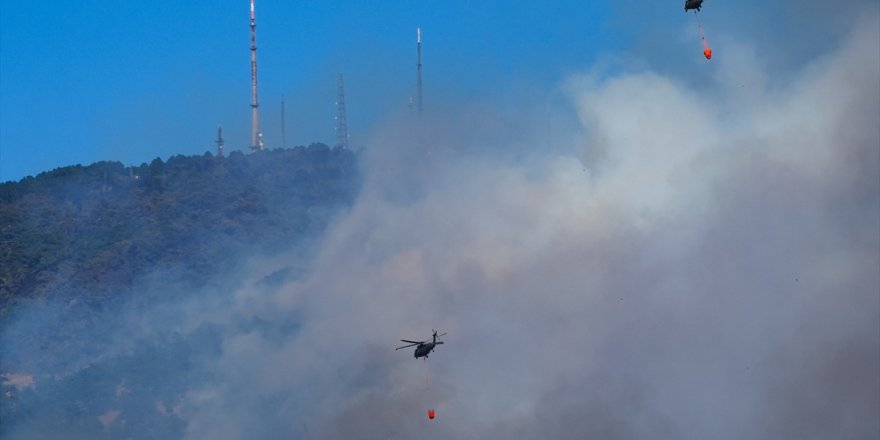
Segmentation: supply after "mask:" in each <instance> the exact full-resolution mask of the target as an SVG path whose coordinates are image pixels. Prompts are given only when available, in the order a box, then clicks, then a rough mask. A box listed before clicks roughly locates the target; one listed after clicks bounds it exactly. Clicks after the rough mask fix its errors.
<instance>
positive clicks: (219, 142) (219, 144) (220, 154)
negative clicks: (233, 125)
mask: <svg viewBox="0 0 880 440" xmlns="http://www.w3.org/2000/svg"><path fill="white" fill-rule="evenodd" d="M214 142H216V143H217V157H223V124H217V140H216V141H214Z"/></svg>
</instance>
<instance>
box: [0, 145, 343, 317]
mask: <svg viewBox="0 0 880 440" xmlns="http://www.w3.org/2000/svg"><path fill="white" fill-rule="evenodd" d="M356 162H357V160H356V154H355V153H353V152H351V151H350V150H343V149H330V148H328V147H327V146H326V145H323V144H312V145H310V146H309V147H296V148H292V149H277V150H271V151H264V152H260V153H257V154H248V155H245V154H242V153H240V152H233V153H232V154H230V155H228V156H226V157H215V156H212V155H211V154H209V153H205V154H204V155H203V156H188V157H187V156H173V157H171V158H169V159H168V160H167V161H164V162H163V161H162V160H161V159H159V158H157V159H155V160H153V161H152V162H151V163H150V164H142V165H140V166H136V167H125V166H123V165H122V164H121V163H118V162H99V163H96V164H92V165H88V166H81V165H76V166H69V167H64V168H58V169H55V170H53V171H50V172H46V173H42V174H40V175H38V176H36V177H28V178H25V179H23V180H21V181H19V182H7V183H3V184H0V238H2V244H0V311H4V312H5V310H6V309H7V308H8V307H9V305H10V304H12V303H14V302H15V301H20V300H23V299H33V298H45V297H49V296H57V295H78V296H79V295H81V296H87V297H89V298H94V299H100V298H104V297H107V296H112V295H114V294H115V293H116V292H119V291H123V290H125V289H126V288H128V287H130V286H131V285H132V283H134V282H136V281H137V280H138V279H139V278H141V277H144V276H147V275H149V274H151V273H156V272H157V271H162V272H163V276H167V277H171V278H173V279H174V281H175V282H185V283H189V284H192V285H194V286H198V285H199V284H200V283H203V282H205V281H206V280H207V279H208V278H210V277H211V276H212V275H215V274H218V273H223V272H225V271H226V270H228V269H229V268H230V267H232V266H233V265H235V264H237V263H238V260H237V259H236V258H235V257H233V256H234V255H254V254H267V253H272V252H277V251H280V250H284V249H289V248H291V247H292V246H294V245H296V244H297V243H299V242H300V241H302V240H304V239H306V238H308V237H311V236H313V235H314V234H315V233H316V232H319V231H322V230H323V229H324V228H325V227H326V226H327V224H328V221H329V220H330V219H331V217H332V215H333V214H334V213H336V212H338V211H339V210H340V209H341V208H344V207H347V206H349V205H350V204H351V203H352V201H353V200H354V197H355V195H356V193H357V191H358V188H359V177H358V173H357V167H356Z"/></svg>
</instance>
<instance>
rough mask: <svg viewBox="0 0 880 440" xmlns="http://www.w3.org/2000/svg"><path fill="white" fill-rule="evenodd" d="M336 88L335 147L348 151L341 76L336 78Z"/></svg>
mask: <svg viewBox="0 0 880 440" xmlns="http://www.w3.org/2000/svg"><path fill="white" fill-rule="evenodd" d="M337 81H338V84H337V88H336V146H337V147H339V148H345V149H348V124H347V123H346V121H345V84H344V83H343V81H342V74H341V73H340V74H339V76H337Z"/></svg>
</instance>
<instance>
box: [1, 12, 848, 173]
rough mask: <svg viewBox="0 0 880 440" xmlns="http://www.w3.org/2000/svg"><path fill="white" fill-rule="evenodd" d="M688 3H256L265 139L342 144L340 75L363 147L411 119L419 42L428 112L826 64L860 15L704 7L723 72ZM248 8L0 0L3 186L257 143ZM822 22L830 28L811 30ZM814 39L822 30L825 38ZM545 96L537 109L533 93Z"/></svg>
mask: <svg viewBox="0 0 880 440" xmlns="http://www.w3.org/2000/svg"><path fill="white" fill-rule="evenodd" d="M679 3H680V2H678V1H671V2H666V3H665V4H661V3H660V2H636V1H633V0H621V1H617V2H613V3H612V2H589V1H571V0H563V1H554V2H552V3H550V4H545V3H541V2H534V1H529V2H522V1H485V2H468V1H433V0H425V1H418V2H417V1H392V2H381V3H378V4H377V3H373V2H358V1H321V2H289V1H277V0H258V2H257V43H258V47H259V50H258V60H259V71H260V102H261V112H262V121H263V123H262V126H263V131H264V133H265V140H266V142H267V145H268V146H269V147H270V148H273V147H278V146H280V145H281V129H280V125H281V123H280V100H281V95H282V94H284V95H285V96H286V102H287V109H286V110H287V112H286V113H287V133H288V134H287V137H288V139H287V143H288V145H302V144H308V143H311V142H325V143H332V142H333V140H334V119H333V117H334V114H335V108H334V102H335V99H336V83H335V81H336V74H337V73H343V74H344V75H345V78H346V86H347V104H348V121H349V131H350V132H351V135H352V143H353V145H354V146H364V145H365V144H366V142H367V139H368V137H369V136H370V134H371V133H373V131H374V130H375V128H376V124H377V123H378V122H379V121H381V120H384V119H385V118H386V117H388V115H389V114H393V113H395V112H404V111H406V102H407V98H408V97H409V96H411V95H413V94H414V87H415V29H416V27H417V26H421V27H422V30H423V36H424V48H423V53H424V66H425V74H424V77H425V80H424V81H425V99H426V101H427V105H428V106H429V108H431V106H436V105H439V104H440V103H442V102H444V101H455V100H462V99H466V100H468V101H469V102H483V103H484V104H486V105H496V104H499V103H503V102H504V98H503V97H504V96H507V95H509V94H510V93H511V90H514V89H519V90H521V91H523V90H524V91H525V92H521V93H528V91H530V90H538V91H539V93H544V92H545V91H547V90H549V89H552V88H553V87H554V86H556V85H558V84H559V83H560V82H561V81H562V80H563V79H564V78H565V76H566V75H568V74H571V73H576V72H580V71H582V70H584V69H586V68H588V67H591V66H594V64H595V63H596V62H597V60H607V59H609V58H612V59H618V60H619V59H621V58H623V59H626V60H628V61H631V62H634V63H637V64H643V63H648V65H651V66H652V67H653V68H655V69H663V70H669V71H674V72H676V73H677V74H680V75H684V76H688V77H692V78H697V79H700V78H703V79H704V78H705V75H711V74H713V72H714V71H715V70H716V69H717V68H718V67H719V64H720V63H719V62H718V61H721V60H723V59H725V57H728V56H729V50H728V47H727V45H728V44H729V43H731V39H732V38H733V37H737V38H738V39H740V40H741V41H744V42H747V43H749V44H751V45H752V47H751V49H752V50H755V51H757V54H756V55H757V57H758V59H760V60H761V61H762V62H765V63H767V65H768V66H771V67H774V68H775V67H778V66H780V65H787V64H793V63H794V64H796V63H797V62H802V61H803V60H805V59H807V58H808V57H809V56H811V55H814V54H815V53H817V52H821V51H822V50H827V49H828V44H829V41H833V37H835V36H838V35H839V34H841V33H842V32H843V31H845V27H846V26H847V18H848V17H850V16H851V15H852V11H854V10H855V9H856V8H855V7H854V6H853V5H852V4H851V2H844V3H843V4H833V5H832V4H831V3H830V2H771V4H769V5H768V3H767V2H765V1H757V0H747V1H741V2H725V1H710V2H708V3H707V4H706V7H705V9H704V12H703V21H704V26H705V28H706V34H707V37H708V38H709V39H710V42H711V43H712V44H713V46H714V50H715V60H713V61H714V62H710V63H706V62H705V61H704V60H703V59H702V57H701V55H700V51H701V47H700V43H699V39H698V36H697V32H696V26H695V21H694V19H693V15H690V16H689V15H686V14H684V12H683V10H682V7H681V5H680V4H679ZM248 7H249V6H248V2H247V1H246V0H239V1H236V2H229V1H227V2H216V1H207V0H193V1H170V0H158V1H152V2H148V3H142V2H108V1H97V0H83V1H76V2H68V1H57V0H53V1H27V2H15V1H13V0H0V181H6V180H18V179H20V178H22V177H24V176H26V175H34V174H36V173H39V172H42V171H48V170H50V169H52V168H55V167H58V166H66V165H72V164H77V163H82V164H88V163H92V162H95V161H99V160H116V161H121V162H123V163H126V164H133V165H138V164H140V163H143V162H149V161H150V160H152V159H153V158H155V157H161V158H163V159H165V158H167V157H169V156H171V155H174V154H201V153H203V152H205V151H214V149H215V147H214V144H213V140H214V138H215V133H216V126H217V124H218V123H222V124H223V125H224V127H225V133H226V140H227V149H228V150H230V151H231V150H235V149H242V148H245V147H246V146H247V145H248V144H249V142H250V128H249V127H250V125H249V124H250V107H249V104H250V53H249V50H248V49H249V28H248ZM819 22H821V26H817V23H819ZM817 30H820V31H819V32H816V31H817ZM539 99H544V96H539Z"/></svg>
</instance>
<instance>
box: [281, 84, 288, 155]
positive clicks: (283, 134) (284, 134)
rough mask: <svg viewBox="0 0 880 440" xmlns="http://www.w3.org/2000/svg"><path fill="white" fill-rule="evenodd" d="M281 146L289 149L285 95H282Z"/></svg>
mask: <svg viewBox="0 0 880 440" xmlns="http://www.w3.org/2000/svg"><path fill="white" fill-rule="evenodd" d="M281 146H282V147H284V148H287V124H285V122H284V95H281Z"/></svg>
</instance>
